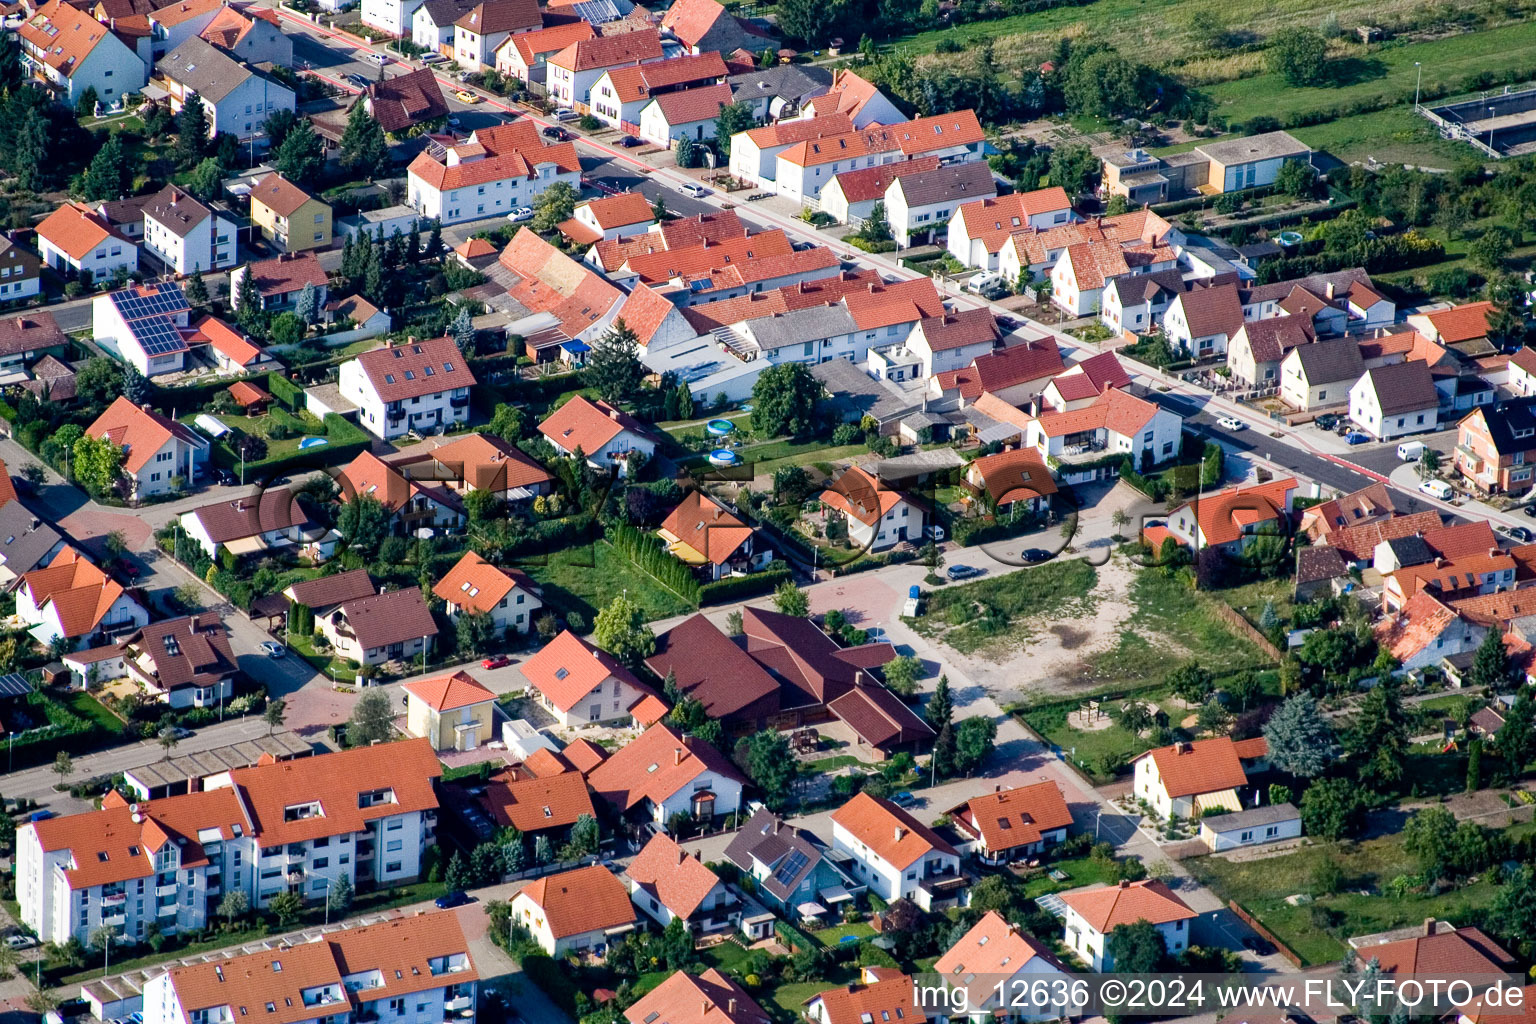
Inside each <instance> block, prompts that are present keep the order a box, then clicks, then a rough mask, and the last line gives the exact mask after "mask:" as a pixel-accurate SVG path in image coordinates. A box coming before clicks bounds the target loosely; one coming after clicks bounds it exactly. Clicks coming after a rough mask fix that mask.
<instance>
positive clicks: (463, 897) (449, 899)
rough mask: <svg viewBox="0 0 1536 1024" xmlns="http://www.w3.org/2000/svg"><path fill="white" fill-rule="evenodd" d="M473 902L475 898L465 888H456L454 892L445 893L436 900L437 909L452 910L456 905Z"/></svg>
mask: <svg viewBox="0 0 1536 1024" xmlns="http://www.w3.org/2000/svg"><path fill="white" fill-rule="evenodd" d="M473 902H475V901H474V898H473V897H471V896H470V895H469V894H468V893H466V892H465V891H464V890H463V889H455V890H453V892H446V893H443V895H441V896H439V897H438V898H437V900H436V903H437V909H439V910H451V909H453V908H454V907H462V906H463V905H464V904H466V903H473Z"/></svg>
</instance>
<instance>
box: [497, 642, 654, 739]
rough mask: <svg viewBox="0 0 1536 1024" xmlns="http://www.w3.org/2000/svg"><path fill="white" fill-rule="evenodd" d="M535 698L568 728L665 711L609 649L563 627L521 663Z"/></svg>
mask: <svg viewBox="0 0 1536 1024" xmlns="http://www.w3.org/2000/svg"><path fill="white" fill-rule="evenodd" d="M523 675H524V676H525V677H527V679H528V683H529V685H530V686H531V687H532V688H533V689H534V691H535V695H536V696H537V698H538V701H539V703H540V704H541V705H543V707H544V709H545V710H546V711H548V712H549V713H550V714H551V715H553V716H554V717H555V720H556V721H557V722H558V723H559V724H560V725H562V726H564V727H565V728H567V729H575V728H579V727H581V726H583V725H596V724H607V723H614V722H620V723H627V722H630V721H638V722H640V723H641V724H644V725H649V724H650V723H651V722H654V721H655V720H656V719H657V718H660V717H661V715H662V714H663V713H665V707H664V706H663V705H662V704H661V701H660V700H659V699H658V698H657V696H656V692H655V691H654V690H652V689H651V688H650V687H649V686H647V685H646V684H645V683H642V682H641V681H640V680H639V679H637V678H636V677H635V675H634V673H632V672H630V671H629V669H627V668H625V667H624V666H623V665H621V664H620V663H619V662H618V661H617V660H615V659H614V657H613V656H612V655H610V654H609V653H608V652H607V651H604V650H601V649H599V648H597V647H593V646H592V645H591V644H590V643H588V642H587V641H585V640H583V639H582V638H581V637H579V636H577V635H576V634H575V633H572V632H571V631H570V630H568V629H567V630H565V631H563V632H562V633H561V634H560V635H559V636H557V637H555V638H554V639H553V640H551V641H550V642H549V643H548V644H546V645H544V647H543V648H542V649H541V650H540V651H539V652H538V653H537V654H535V655H533V657H531V658H529V659H528V660H527V661H525V662H524V663H523Z"/></svg>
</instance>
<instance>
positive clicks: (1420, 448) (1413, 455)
mask: <svg viewBox="0 0 1536 1024" xmlns="http://www.w3.org/2000/svg"><path fill="white" fill-rule="evenodd" d="M1397 457H1398V458H1399V459H1402V460H1403V461H1404V462H1418V461H1419V460H1420V459H1422V458H1423V457H1424V442H1423V441H1404V442H1403V443H1402V444H1400V445H1398V446H1397Z"/></svg>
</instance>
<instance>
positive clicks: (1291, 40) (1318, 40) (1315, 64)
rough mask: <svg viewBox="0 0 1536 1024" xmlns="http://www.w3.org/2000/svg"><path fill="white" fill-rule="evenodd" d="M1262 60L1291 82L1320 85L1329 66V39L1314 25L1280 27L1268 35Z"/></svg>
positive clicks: (1294, 83) (1293, 83)
mask: <svg viewBox="0 0 1536 1024" xmlns="http://www.w3.org/2000/svg"><path fill="white" fill-rule="evenodd" d="M1265 61H1266V63H1267V64H1268V65H1269V70H1270V71H1273V72H1274V73H1276V74H1278V75H1279V76H1280V77H1281V78H1284V79H1285V80H1286V82H1287V83H1289V84H1291V85H1320V84H1322V82H1323V79H1324V77H1325V75H1326V72H1327V68H1328V64H1327V61H1328V40H1326V39H1324V38H1323V35H1322V33H1321V32H1318V31H1317V30H1316V29H1310V28H1301V27H1299V26H1294V25H1293V26H1290V27H1288V28H1282V29H1281V30H1280V31H1278V32H1276V33H1275V34H1274V35H1273V36H1271V37H1270V39H1269V50H1268V51H1267V52H1266V54H1265Z"/></svg>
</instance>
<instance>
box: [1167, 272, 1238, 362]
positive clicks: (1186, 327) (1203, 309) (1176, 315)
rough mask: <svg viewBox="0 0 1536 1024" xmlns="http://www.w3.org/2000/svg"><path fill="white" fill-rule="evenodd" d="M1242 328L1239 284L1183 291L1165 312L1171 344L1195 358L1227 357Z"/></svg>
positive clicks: (1168, 337)
mask: <svg viewBox="0 0 1536 1024" xmlns="http://www.w3.org/2000/svg"><path fill="white" fill-rule="evenodd" d="M1242 327H1243V304H1242V303H1241V302H1240V301H1239V300H1238V294H1237V285H1236V284H1235V283H1230V282H1229V283H1226V284H1218V285H1211V286H1209V287H1205V288H1189V289H1186V290H1181V291H1180V292H1179V293H1178V294H1177V295H1175V296H1174V297H1173V299H1172V301H1170V302H1169V303H1168V308H1167V309H1166V310H1165V311H1164V313H1163V334H1164V335H1165V336H1166V337H1167V339H1168V343H1169V344H1171V345H1173V346H1175V347H1176V348H1180V349H1183V350H1184V351H1185V352H1187V353H1188V354H1189V355H1190V356H1191V357H1192V358H1194V359H1207V358H1209V357H1211V356H1220V355H1225V354H1226V351H1227V345H1228V343H1230V342H1231V340H1232V337H1233V335H1235V334H1237V332H1238V331H1239V330H1241V329H1242Z"/></svg>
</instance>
